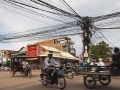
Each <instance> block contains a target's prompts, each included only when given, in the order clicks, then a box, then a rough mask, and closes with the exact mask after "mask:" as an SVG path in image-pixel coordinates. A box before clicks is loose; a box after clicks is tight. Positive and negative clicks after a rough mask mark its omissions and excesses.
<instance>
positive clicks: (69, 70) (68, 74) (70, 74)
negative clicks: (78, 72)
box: [62, 66, 74, 79]
mask: <svg viewBox="0 0 120 90" xmlns="http://www.w3.org/2000/svg"><path fill="white" fill-rule="evenodd" d="M62 69H63V68H62ZM62 72H63V73H64V74H63V73H62V74H63V76H64V77H67V78H69V79H73V77H74V72H73V71H72V66H70V67H67V68H66V69H63V70H62Z"/></svg>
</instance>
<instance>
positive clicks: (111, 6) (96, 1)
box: [0, 0, 120, 55]
mask: <svg viewBox="0 0 120 90" xmlns="http://www.w3.org/2000/svg"><path fill="white" fill-rule="evenodd" d="M16 1H17V0H16ZM20 1H23V2H25V1H24V0H20ZM27 1H28V0H26V2H27ZM43 1H46V2H50V3H52V4H54V3H57V6H58V7H60V8H63V9H65V8H64V7H65V6H64V5H63V4H62V3H61V2H60V0H43ZM51 1H52V2H51ZM65 1H66V2H67V3H68V4H69V5H70V6H71V7H72V8H73V9H74V10H75V11H76V12H77V13H78V14H79V15H80V16H82V17H83V16H90V17H96V16H101V15H105V14H109V13H114V12H119V11H120V0H65ZM0 2H2V3H0V34H1V35H4V34H10V33H13V32H20V31H22V32H24V31H26V30H31V29H36V28H42V27H47V26H52V25H57V24H61V22H56V21H54V20H51V19H49V20H47V19H45V18H44V17H39V18H38V17H37V16H32V15H29V14H27V13H21V12H22V11H19V10H16V8H14V9H13V10H15V11H14V13H13V12H11V11H10V10H9V6H5V4H3V0H1V1H0ZM5 7H7V9H6V8H5ZM38 7H39V6H38ZM46 10H49V9H46ZM65 10H67V9H65ZM16 13H19V15H18V14H16ZM44 14H45V13H44ZM46 15H48V14H46ZM48 16H51V15H48ZM56 18H59V17H57V16H56ZM113 20H116V21H117V20H118V21H119V17H118V18H116V19H113V18H112V19H111V20H110V21H113ZM65 21H66V22H68V21H69V20H67V18H66V20H65ZM106 22H109V21H108V20H104V21H100V22H96V23H94V25H99V24H103V23H106ZM113 24H114V23H113ZM117 24H118V25H119V23H117ZM111 26H112V25H109V26H107V27H111ZM113 26H114V25H113ZM100 27H101V28H102V27H103V26H100ZM101 31H102V33H103V35H104V36H105V38H106V39H107V40H106V39H105V38H104V37H102V36H100V34H99V35H98V34H96V38H94V40H93V41H95V43H96V42H99V41H101V40H105V41H106V42H107V43H108V44H109V45H110V46H111V47H115V46H116V47H120V43H119V41H120V35H119V30H109V31H108V30H106V31H105V30H101ZM97 35H98V36H97ZM69 37H70V38H71V39H72V40H73V41H74V42H75V46H74V47H75V49H76V55H79V54H81V52H82V38H81V37H80V36H79V35H76V36H69ZM34 42H36V41H25V42H24V41H23V42H19V41H18V42H9V43H1V42H0V49H9V50H19V49H20V48H21V47H23V46H26V45H27V44H32V43H34Z"/></svg>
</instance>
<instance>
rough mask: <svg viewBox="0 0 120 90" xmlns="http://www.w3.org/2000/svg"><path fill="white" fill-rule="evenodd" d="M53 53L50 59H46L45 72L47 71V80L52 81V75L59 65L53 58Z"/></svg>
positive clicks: (49, 56) (50, 53) (49, 54)
mask: <svg viewBox="0 0 120 90" xmlns="http://www.w3.org/2000/svg"><path fill="white" fill-rule="evenodd" d="M52 55H53V52H51V51H50V52H49V53H48V57H47V58H46V59H45V71H46V80H51V73H52V71H53V66H54V65H59V64H58V63H57V62H56V61H55V60H54V59H53V58H52Z"/></svg>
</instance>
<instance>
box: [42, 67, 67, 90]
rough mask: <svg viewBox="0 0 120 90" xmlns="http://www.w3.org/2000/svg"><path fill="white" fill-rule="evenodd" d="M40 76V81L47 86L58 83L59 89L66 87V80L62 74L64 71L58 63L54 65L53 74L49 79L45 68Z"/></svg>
mask: <svg viewBox="0 0 120 90" xmlns="http://www.w3.org/2000/svg"><path fill="white" fill-rule="evenodd" d="M40 78H41V80H40V81H41V82H42V84H43V85H44V86H46V85H47V84H50V85H53V84H56V85H57V87H58V88H59V89H64V88H65V87H66V80H65V78H64V76H63V75H62V72H61V70H60V67H59V66H58V65H55V66H54V67H53V70H52V75H51V77H50V79H49V80H47V79H46V73H45V70H43V71H42V73H41V74H40Z"/></svg>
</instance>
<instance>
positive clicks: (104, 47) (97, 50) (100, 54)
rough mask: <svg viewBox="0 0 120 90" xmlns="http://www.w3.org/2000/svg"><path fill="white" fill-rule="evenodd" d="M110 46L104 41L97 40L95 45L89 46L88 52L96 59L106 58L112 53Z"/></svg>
mask: <svg viewBox="0 0 120 90" xmlns="http://www.w3.org/2000/svg"><path fill="white" fill-rule="evenodd" d="M112 49H113V48H112V47H110V46H109V44H107V43H106V42H104V41H101V42H99V43H98V44H96V45H92V46H91V48H90V53H91V54H93V57H94V58H95V59H96V60H98V58H103V60H106V59H107V58H108V56H109V55H110V54H111V53H112Z"/></svg>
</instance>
